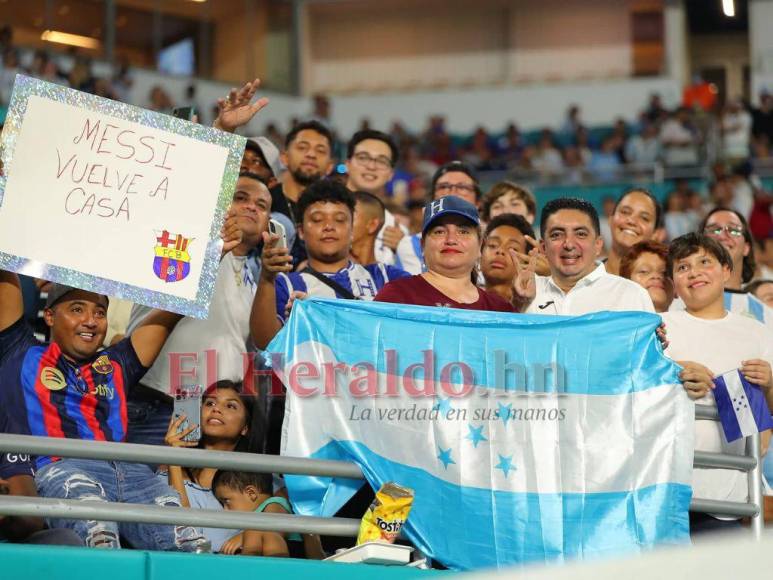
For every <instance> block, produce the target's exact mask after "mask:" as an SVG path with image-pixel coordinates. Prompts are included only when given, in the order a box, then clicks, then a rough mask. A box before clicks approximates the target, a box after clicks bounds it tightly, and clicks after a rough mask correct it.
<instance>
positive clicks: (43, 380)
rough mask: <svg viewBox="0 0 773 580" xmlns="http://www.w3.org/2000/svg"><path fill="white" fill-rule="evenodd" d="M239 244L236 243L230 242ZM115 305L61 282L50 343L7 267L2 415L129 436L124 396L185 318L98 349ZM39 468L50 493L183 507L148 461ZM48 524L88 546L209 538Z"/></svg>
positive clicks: (0, 292) (72, 432)
mask: <svg viewBox="0 0 773 580" xmlns="http://www.w3.org/2000/svg"><path fill="white" fill-rule="evenodd" d="M232 243H233V240H230V239H229V240H228V242H227V244H226V245H229V244H232ZM107 305H108V299H107V297H106V296H103V295H100V294H95V293H93V292H88V291H85V290H78V289H75V288H71V287H68V286H62V285H54V286H53V288H52V289H51V290H50V291H49V293H48V301H47V304H46V309H45V318H46V323H47V324H48V325H49V326H50V327H51V335H52V342H51V343H50V344H48V345H46V344H42V343H40V342H38V341H37V340H36V339H35V338H34V337H33V336H32V332H31V331H30V329H29V327H28V326H27V324H26V323H25V322H24V320H23V319H22V312H23V305H22V296H21V290H20V287H19V279H18V277H17V276H16V275H15V274H11V273H9V272H5V271H0V377H1V378H0V380H2V383H3V389H2V390H0V421H2V420H4V421H6V425H8V427H7V431H8V432H11V433H20V434H25V435H39V436H49V437H66V438H69V439H82V440H107V441H123V440H124V439H125V434H126V430H127V424H126V423H127V422H126V400H125V393H126V392H127V391H130V390H131V388H132V387H133V386H134V385H135V384H136V383H137V381H138V380H139V379H140V378H141V377H142V375H143V374H144V373H145V370H146V369H147V367H149V366H150V365H152V364H153V362H154V361H155V359H156V357H157V356H158V353H159V352H160V351H161V348H162V347H163V345H164V342H165V341H166V339H167V337H168V336H169V334H171V332H172V330H173V328H174V325H175V324H176V323H177V321H178V320H179V318H180V316H179V315H176V314H171V313H169V312H162V311H154V312H152V313H151V314H149V315H148V317H147V318H146V319H145V321H144V322H143V324H142V325H141V326H140V327H138V328H137V329H136V330H135V332H134V333H133V335H132V336H131V337H130V338H126V339H124V340H122V341H120V342H119V343H118V344H116V345H115V346H113V347H110V348H107V349H105V350H102V351H100V349H101V347H102V344H103V340H104V336H105V331H106V327H107V321H106V312H107ZM71 409H77V410H78V412H77V413H71V412H70V410H71ZM36 464H37V465H36V467H37V469H38V471H37V473H36V476H35V479H36V484H37V488H38V491H39V493H40V494H41V495H43V496H45V497H53V498H61V499H75V500H89V501H102V502H105V501H119V502H125V503H136V504H151V505H161V506H179V505H180V501H179V498H178V497H177V494H176V493H175V492H174V491H173V490H172V489H171V488H169V487H168V486H166V485H164V484H162V483H161V482H158V481H157V480H156V478H155V476H154V475H153V472H152V471H151V470H150V468H149V467H148V466H146V465H141V464H133V463H122V462H107V461H97V460H83V459H70V458H57V457H51V456H40V457H38V458H37V461H36ZM119 481H120V482H121V483H120V484H117V482H119ZM48 524H49V526H51V527H52V528H69V529H72V530H74V531H75V532H76V533H77V534H78V535H79V536H80V538H81V539H82V540H83V541H84V542H85V543H86V545H87V546H100V547H105V548H119V547H120V541H119V531H120V532H121V533H122V534H123V535H124V536H125V537H126V538H127V539H128V540H129V542H131V544H132V545H133V546H134V547H136V548H140V549H161V550H185V551H195V550H196V549H198V548H199V546H200V545H201V543H202V542H203V537H202V536H201V534H200V533H199V532H198V531H197V530H196V529H194V528H191V527H188V526H163V525H155V524H153V525H151V524H147V525H138V524H123V523H121V524H116V523H115V522H104V521H95V520H67V519H52V520H49V521H48Z"/></svg>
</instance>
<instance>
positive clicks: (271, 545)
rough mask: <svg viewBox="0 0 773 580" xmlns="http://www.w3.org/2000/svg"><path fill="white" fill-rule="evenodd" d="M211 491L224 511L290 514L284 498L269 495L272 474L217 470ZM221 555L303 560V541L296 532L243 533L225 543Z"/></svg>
mask: <svg viewBox="0 0 773 580" xmlns="http://www.w3.org/2000/svg"><path fill="white" fill-rule="evenodd" d="M212 489H213V490H214V492H215V495H216V496H217V499H218V501H220V503H221V504H222V506H223V509H225V510H226V511H239V512H256V513H264V512H265V513H274V514H290V513H292V508H291V507H290V503H289V502H288V501H287V500H286V499H285V498H283V497H275V496H273V495H272V489H271V474H263V473H246V472H234V471H218V472H217V473H216V474H215V476H214V480H213V482H212ZM291 546H292V547H291ZM221 553H223V554H241V555H243V556H274V557H287V556H291V555H292V556H294V557H303V538H302V537H301V535H300V534H298V533H290V534H283V533H279V532H259V531H257V530H244V531H243V532H241V533H240V534H238V535H237V536H236V537H235V538H232V539H231V540H229V541H228V542H226V543H225V544H224V545H223V549H222V552H221Z"/></svg>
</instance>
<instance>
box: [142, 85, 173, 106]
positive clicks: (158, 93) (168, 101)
mask: <svg viewBox="0 0 773 580" xmlns="http://www.w3.org/2000/svg"><path fill="white" fill-rule="evenodd" d="M148 99H149V101H150V105H149V107H148V108H149V109H150V110H151V111H158V112H159V113H171V112H172V109H173V108H174V103H173V102H172V98H171V97H170V96H169V95H168V94H167V92H166V91H165V90H164V89H163V88H162V87H160V86H159V85H156V86H154V87H153V88H151V89H150V95H149V97H148Z"/></svg>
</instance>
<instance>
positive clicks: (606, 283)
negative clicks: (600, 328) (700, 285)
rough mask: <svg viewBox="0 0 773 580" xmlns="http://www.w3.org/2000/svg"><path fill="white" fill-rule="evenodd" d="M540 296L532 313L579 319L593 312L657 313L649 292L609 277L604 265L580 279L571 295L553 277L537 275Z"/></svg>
mask: <svg viewBox="0 0 773 580" xmlns="http://www.w3.org/2000/svg"><path fill="white" fill-rule="evenodd" d="M536 283H537V294H536V296H535V297H534V300H533V301H532V303H531V305H530V306H529V308H528V309H527V310H526V312H527V313H529V314H564V315H569V316H579V315H581V314H589V313H591V312H602V311H604V310H612V311H624V310H633V311H643V312H655V307H654V306H653V305H652V299H651V298H650V295H649V293H647V291H646V290H645V289H644V288H642V287H641V286H639V285H638V284H637V283H636V282H631V281H630V280H626V279H625V278H621V277H620V276H615V275H614V274H609V273H608V272H607V270H606V268H605V267H604V264H599V265H598V266H596V269H595V270H593V271H592V272H591V273H590V274H588V275H587V276H585V278H583V279H581V280H579V281H578V282H577V284H575V285H574V288H572V289H571V290H569V292H564V291H563V290H561V288H559V287H558V286H557V285H556V283H555V282H553V278H552V277H551V276H537V280H536Z"/></svg>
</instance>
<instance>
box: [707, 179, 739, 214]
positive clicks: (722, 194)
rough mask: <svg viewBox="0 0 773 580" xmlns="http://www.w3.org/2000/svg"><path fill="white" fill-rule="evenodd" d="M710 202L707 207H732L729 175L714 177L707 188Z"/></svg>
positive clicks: (731, 185) (731, 186)
mask: <svg viewBox="0 0 773 580" xmlns="http://www.w3.org/2000/svg"><path fill="white" fill-rule="evenodd" d="M709 196H710V197H711V202H710V203H709V206H708V207H721V208H725V209H730V208H732V207H733V199H734V195H733V184H732V183H731V181H730V178H729V177H725V176H723V177H720V178H719V179H716V180H715V181H714V182H713V183H712V184H711V186H710V188H709Z"/></svg>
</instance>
